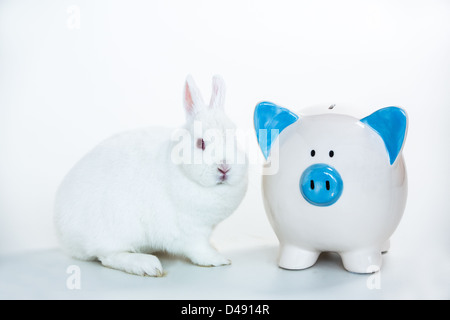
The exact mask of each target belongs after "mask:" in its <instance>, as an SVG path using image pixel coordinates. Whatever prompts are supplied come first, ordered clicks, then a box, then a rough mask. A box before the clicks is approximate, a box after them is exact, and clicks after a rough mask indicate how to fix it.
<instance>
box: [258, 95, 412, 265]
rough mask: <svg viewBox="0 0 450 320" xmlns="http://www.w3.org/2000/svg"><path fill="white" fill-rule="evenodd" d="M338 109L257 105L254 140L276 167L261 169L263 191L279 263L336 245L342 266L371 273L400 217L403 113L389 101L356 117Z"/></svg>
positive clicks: (307, 261)
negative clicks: (277, 244) (305, 112)
mask: <svg viewBox="0 0 450 320" xmlns="http://www.w3.org/2000/svg"><path fill="white" fill-rule="evenodd" d="M336 110H337V108H332V107H330V108H325V110H324V112H322V113H319V114H313V115H311V114H310V115H302V114H301V113H297V114H295V113H293V112H291V111H289V110H288V109H285V108H282V107H280V106H277V105H275V104H273V103H270V102H261V103H259V104H258V105H257V106H256V109H255V113H254V124H255V130H256V135H257V138H258V143H259V146H260V148H261V150H262V152H263V155H264V157H265V158H266V160H267V162H266V166H268V164H270V166H274V167H275V168H276V170H272V171H273V172H269V173H268V174H265V175H263V179H262V191H263V199H264V206H265V210H266V213H267V216H268V218H269V221H270V223H271V225H272V227H273V229H274V231H275V233H276V235H277V237H278V239H279V242H280V251H279V260H278V264H279V266H280V267H281V268H285V269H306V268H309V267H311V266H313V265H314V264H315V263H316V261H317V258H318V257H319V255H320V253H321V252H336V253H338V254H339V255H340V257H341V259H342V262H343V265H344V267H345V269H346V270H348V271H350V272H355V273H373V272H376V271H378V270H379V269H380V268H381V262H382V253H384V252H387V250H388V249H389V245H390V243H389V238H390V237H391V235H392V234H393V232H394V231H395V229H396V227H397V226H398V224H399V222H400V220H401V218H402V215H403V211H404V208H405V204H406V197H407V176H406V169H405V163H404V160H403V156H402V149H403V145H404V143H405V138H406V134H407V129H408V118H407V114H406V112H405V111H404V110H402V109H400V108H398V107H387V108H383V109H380V110H378V111H376V112H374V113H373V114H371V115H369V116H367V117H365V118H363V119H357V118H355V117H352V116H349V115H344V114H338V113H337V111H336Z"/></svg>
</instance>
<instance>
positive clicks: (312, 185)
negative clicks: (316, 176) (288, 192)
mask: <svg viewBox="0 0 450 320" xmlns="http://www.w3.org/2000/svg"><path fill="white" fill-rule="evenodd" d="M311 190H314V180H311Z"/></svg>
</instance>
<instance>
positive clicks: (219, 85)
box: [209, 75, 226, 109]
mask: <svg viewBox="0 0 450 320" xmlns="http://www.w3.org/2000/svg"><path fill="white" fill-rule="evenodd" d="M225 92H226V88H225V81H223V78H222V77H221V76H219V75H215V76H214V77H213V79H212V95H211V101H210V103H209V107H210V108H211V109H217V108H223V106H224V104H225Z"/></svg>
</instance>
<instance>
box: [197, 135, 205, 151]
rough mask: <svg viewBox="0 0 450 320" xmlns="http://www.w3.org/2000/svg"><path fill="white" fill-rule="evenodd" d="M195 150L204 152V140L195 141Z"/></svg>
mask: <svg viewBox="0 0 450 320" xmlns="http://www.w3.org/2000/svg"><path fill="white" fill-rule="evenodd" d="M197 148H199V149H202V150H205V140H203V139H201V138H200V139H197Z"/></svg>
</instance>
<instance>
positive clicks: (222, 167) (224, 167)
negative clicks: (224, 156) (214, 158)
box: [217, 164, 231, 175]
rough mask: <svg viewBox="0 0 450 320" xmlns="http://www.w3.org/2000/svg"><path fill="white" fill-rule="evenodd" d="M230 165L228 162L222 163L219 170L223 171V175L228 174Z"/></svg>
mask: <svg viewBox="0 0 450 320" xmlns="http://www.w3.org/2000/svg"><path fill="white" fill-rule="evenodd" d="M230 169H231V168H230V167H229V166H227V165H226V164H221V165H220V166H219V167H218V168H217V170H219V172H220V173H222V174H223V175H226V174H227V173H228V171H230Z"/></svg>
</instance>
